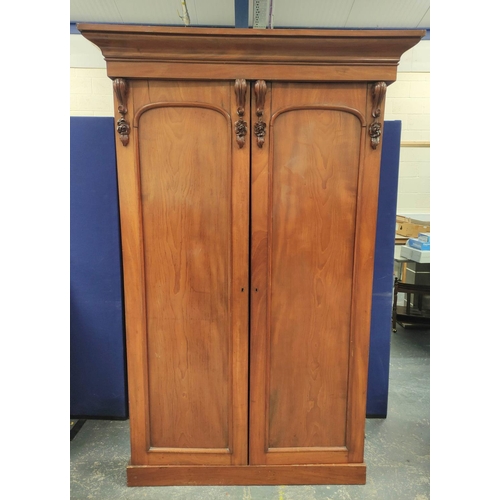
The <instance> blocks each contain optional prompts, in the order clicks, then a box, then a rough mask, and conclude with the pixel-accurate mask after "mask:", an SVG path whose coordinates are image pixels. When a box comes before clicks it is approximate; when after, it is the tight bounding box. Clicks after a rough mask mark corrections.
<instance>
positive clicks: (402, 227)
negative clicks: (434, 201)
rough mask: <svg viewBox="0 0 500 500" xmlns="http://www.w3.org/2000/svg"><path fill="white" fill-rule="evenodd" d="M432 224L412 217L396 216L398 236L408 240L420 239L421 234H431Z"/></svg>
mask: <svg viewBox="0 0 500 500" xmlns="http://www.w3.org/2000/svg"><path fill="white" fill-rule="evenodd" d="M430 232H431V223H430V222H428V221H422V220H417V219H410V217H403V216H402V215H397V216H396V234H399V235H401V236H407V237H408V238H418V235H419V233H430Z"/></svg>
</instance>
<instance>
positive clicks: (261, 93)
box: [253, 80, 267, 148]
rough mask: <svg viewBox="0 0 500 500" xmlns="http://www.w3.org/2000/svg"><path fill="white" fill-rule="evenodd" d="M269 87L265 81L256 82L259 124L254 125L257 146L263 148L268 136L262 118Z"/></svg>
mask: <svg viewBox="0 0 500 500" xmlns="http://www.w3.org/2000/svg"><path fill="white" fill-rule="evenodd" d="M266 91H267V86H266V82H265V81H264V80H257V81H256V82H255V98H256V99H255V101H256V102H255V104H256V106H257V111H256V113H257V122H256V123H255V125H254V129H253V130H254V133H255V135H256V136H257V146H259V148H261V147H262V146H263V145H264V137H265V135H266V123H265V122H264V120H263V118H262V116H263V114H264V103H265V100H266Z"/></svg>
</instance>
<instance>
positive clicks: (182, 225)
mask: <svg viewBox="0 0 500 500" xmlns="http://www.w3.org/2000/svg"><path fill="white" fill-rule="evenodd" d="M197 85H198V88H197V89H196V90H197V95H198V99H197V101H190V100H186V99H182V98H180V97H182V96H179V92H178V90H179V87H178V86H176V85H165V88H164V89H163V91H162V92H159V91H158V89H157V90H156V91H153V89H151V91H150V89H149V88H148V87H147V86H145V85H144V84H138V86H137V89H136V93H135V98H136V100H135V104H136V113H135V120H134V127H135V131H136V133H137V141H138V143H137V148H136V151H137V164H138V179H137V182H138V187H139V193H138V194H139V196H140V202H141V220H140V225H141V235H140V238H141V242H142V251H143V262H142V269H141V268H138V269H137V272H138V273H142V276H143V278H142V280H143V293H144V295H143V298H144V304H145V322H144V323H145V328H144V332H143V334H142V341H141V342H143V344H142V345H143V348H144V351H143V352H144V356H145V357H144V359H143V361H142V363H143V368H144V371H143V372H140V371H139V372H137V371H136V372H135V374H136V375H137V374H142V375H143V376H144V394H143V397H144V405H145V410H144V411H145V414H146V415H147V425H146V426H145V427H144V429H143V432H144V434H145V435H144V436H139V437H135V436H133V442H132V444H133V448H136V447H137V446H141V440H143V442H144V443H145V444H146V450H145V451H146V454H147V461H148V463H150V464H203V463H211V464H221V465H223V464H231V463H233V464H237V463H241V464H243V463H246V462H247V441H248V430H247V416H246V415H247V395H246V388H247V386H248V378H247V377H248V375H247V373H248V370H247V362H248V346H247V339H248V307H247V306H248V289H247V283H248V175H249V150H248V148H247V149H246V150H241V149H240V148H238V147H237V146H236V143H235V138H234V131H233V124H232V121H233V120H232V117H231V110H232V108H234V110H236V106H235V105H234V96H233V94H234V90H233V87H232V86H231V85H230V84H229V83H228V84H222V83H221V84H219V88H214V84H210V83H207V84H203V83H198V84H197ZM192 86H193V87H194V86H196V84H192ZM204 87H207V88H206V89H204ZM160 88H161V87H160ZM204 90H205V92H204ZM155 92H156V94H157V95H155ZM214 96H216V97H217V99H214ZM203 97H205V98H206V100H205V101H204V99H203ZM156 99H158V100H156ZM221 101H222V102H221ZM235 114H236V113H235ZM245 178H246V186H245V185H244V183H245ZM136 370H137V368H136ZM131 376H134V374H131ZM135 404H138V403H137V402H135V401H134V402H132V405H135Z"/></svg>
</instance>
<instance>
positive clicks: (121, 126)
mask: <svg viewBox="0 0 500 500" xmlns="http://www.w3.org/2000/svg"><path fill="white" fill-rule="evenodd" d="M113 90H114V92H115V95H116V98H117V99H118V112H119V113H120V115H121V117H120V119H119V120H118V121H117V122H116V131H117V132H118V134H120V140H121V141H122V144H123V145H124V146H126V145H127V144H128V140H129V134H130V124H129V123H128V121H127V120H125V115H126V114H127V112H128V109H127V98H128V90H129V87H128V83H127V81H126V80H124V79H123V78H115V79H114V80H113Z"/></svg>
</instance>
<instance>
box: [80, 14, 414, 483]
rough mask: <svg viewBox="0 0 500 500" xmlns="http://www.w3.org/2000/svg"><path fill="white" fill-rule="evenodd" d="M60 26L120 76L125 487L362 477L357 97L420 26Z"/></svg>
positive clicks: (361, 175) (364, 176)
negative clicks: (258, 93) (260, 132)
mask: <svg viewBox="0 0 500 500" xmlns="http://www.w3.org/2000/svg"><path fill="white" fill-rule="evenodd" d="M78 28H79V29H80V31H81V32H82V34H83V35H84V36H85V37H86V38H88V39H89V40H90V41H92V42H94V43H95V44H97V45H98V46H99V47H100V48H101V50H102V52H103V55H104V57H105V59H106V65H107V72H108V76H110V77H111V78H122V79H123V78H130V80H129V81H130V92H129V94H130V95H129V98H128V100H127V104H126V106H127V121H128V122H129V123H130V125H132V127H131V128H130V130H128V129H126V130H125V129H124V130H125V132H127V134H126V135H127V136H129V137H128V140H129V145H128V146H127V147H126V148H125V147H121V144H119V146H120V147H117V160H118V181H119V194H120V216H121V229H122V250H123V267H124V285H125V315H126V328H127V361H128V377H129V378H128V380H129V401H130V424H131V465H130V466H129V468H128V473H127V475H128V481H129V485H176V484H179V485H180V484H363V483H364V482H365V479H366V475H365V474H366V466H365V464H364V463H363V454H364V424H365V410H366V386H367V374H368V351H369V335H370V313H371V293H372V279H373V278H372V275H373V257H374V244H375V224H376V211H377V197H378V178H379V171H380V150H381V148H379V147H377V148H376V149H372V148H371V147H370V146H371V145H370V136H369V134H368V131H367V128H368V127H369V126H370V124H371V123H372V118H373V116H371V114H372V111H373V110H372V108H373V106H374V103H373V99H372V95H371V90H372V85H373V84H374V83H377V82H379V85H381V86H384V85H385V84H389V83H391V82H393V81H395V79H396V71H397V64H398V62H399V59H400V57H401V55H402V53H403V52H405V51H406V50H408V49H409V48H411V47H412V46H414V45H415V44H416V43H417V42H418V41H419V40H420V38H421V37H422V36H423V34H424V31H423V30H252V29H244V30H238V29H200V28H170V27H158V26H156V27H155V26H124V25H96V24H85V23H84V24H79V25H78ZM235 80H237V81H238V82H240V83H242V82H243V81H246V83H247V86H248V89H247V92H243V86H242V85H240V88H239V91H238V88H237V92H235ZM252 80H253V81H254V82H252ZM256 80H264V81H265V82H266V86H267V92H266V98H265V102H264V107H263V113H262V116H263V117H264V119H265V122H266V126H267V127H266V135H265V140H264V141H263V142H262V141H260V143H259V144H257V141H256V140H255V139H254V137H253V136H252V139H253V140H252V141H250V140H248V141H245V144H243V139H244V135H243V131H244V128H243V124H240V126H239V127H238V128H237V130H236V132H237V133H235V129H234V124H235V122H238V119H239V118H242V116H243V114H242V113H243V112H242V109H243V108H244V116H245V118H246V119H249V121H250V122H251V123H250V124H249V126H250V127H251V128H250V130H252V131H253V130H254V128H255V125H256V123H257V113H256V111H257V109H258V107H259V106H258V105H257V104H258V103H257V102H256V97H255V81H256ZM237 87H238V85H237ZM250 87H251V91H250ZM380 97H381V99H380V102H377V103H376V114H377V115H378V117H377V120H379V121H380V123H381V124H383V108H384V101H383V95H382V92H380ZM119 101H120V93H118V95H115V110H116V112H115V115H116V117H117V119H119V118H120V117H123V113H121V114H120V109H119V107H118V106H119V105H120V104H121V103H120V102H119ZM243 101H244V102H243ZM378 109H380V113H379V111H378ZM238 110H239V111H240V112H239V113H238ZM122 111H123V109H122ZM248 117H250V118H248ZM240 123H241V122H240ZM379 131H380V132H382V130H381V129H380V130H379V129H378V126H377V130H375V129H373V127H372V135H374V136H375V133H376V138H378V137H379V135H378V133H379ZM128 132H130V133H129V134H128ZM248 135H249V134H248ZM240 146H241V147H240ZM260 146H262V147H260ZM250 233H251V234H250ZM249 238H250V241H249ZM249 273H250V276H249ZM249 320H250V321H249ZM249 342H250V349H249Z"/></svg>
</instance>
